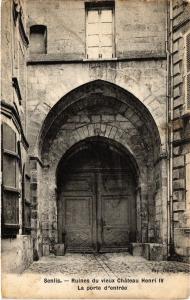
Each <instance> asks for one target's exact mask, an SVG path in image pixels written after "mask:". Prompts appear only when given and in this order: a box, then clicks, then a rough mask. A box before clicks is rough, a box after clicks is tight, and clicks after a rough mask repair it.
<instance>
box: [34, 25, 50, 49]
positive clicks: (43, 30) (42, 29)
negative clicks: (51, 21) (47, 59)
mask: <svg viewBox="0 0 190 300" xmlns="http://www.w3.org/2000/svg"><path fill="white" fill-rule="evenodd" d="M37 33H38V34H41V35H42V37H43V43H44V51H43V52H33V51H31V48H30V55H43V54H47V26H46V25H42V24H34V25H31V26H30V47H31V45H32V44H33V42H32V41H31V36H32V34H37Z"/></svg>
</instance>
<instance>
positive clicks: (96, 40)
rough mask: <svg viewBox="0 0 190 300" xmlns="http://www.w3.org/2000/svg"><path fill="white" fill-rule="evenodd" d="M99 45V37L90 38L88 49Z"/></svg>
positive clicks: (91, 36)
mask: <svg viewBox="0 0 190 300" xmlns="http://www.w3.org/2000/svg"><path fill="white" fill-rule="evenodd" d="M98 44H99V35H90V36H88V40H87V45H88V47H92V46H97V45H98Z"/></svg>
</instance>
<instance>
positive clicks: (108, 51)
mask: <svg viewBox="0 0 190 300" xmlns="http://www.w3.org/2000/svg"><path fill="white" fill-rule="evenodd" d="M101 52H102V58H112V47H102V48H101Z"/></svg>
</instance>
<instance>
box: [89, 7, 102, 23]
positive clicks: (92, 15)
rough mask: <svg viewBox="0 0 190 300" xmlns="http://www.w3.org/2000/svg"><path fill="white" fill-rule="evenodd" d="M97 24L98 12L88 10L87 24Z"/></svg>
mask: <svg viewBox="0 0 190 300" xmlns="http://www.w3.org/2000/svg"><path fill="white" fill-rule="evenodd" d="M98 22H99V14H98V10H89V11H88V23H89V24H91V23H98Z"/></svg>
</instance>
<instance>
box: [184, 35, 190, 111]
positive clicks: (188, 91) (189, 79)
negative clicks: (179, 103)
mask: <svg viewBox="0 0 190 300" xmlns="http://www.w3.org/2000/svg"><path fill="white" fill-rule="evenodd" d="M185 50H186V51H185V53H186V55H185V60H186V61H185V64H186V68H185V69H186V72H185V106H186V110H187V111H190V32H188V33H187V34H186V36H185Z"/></svg>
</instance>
